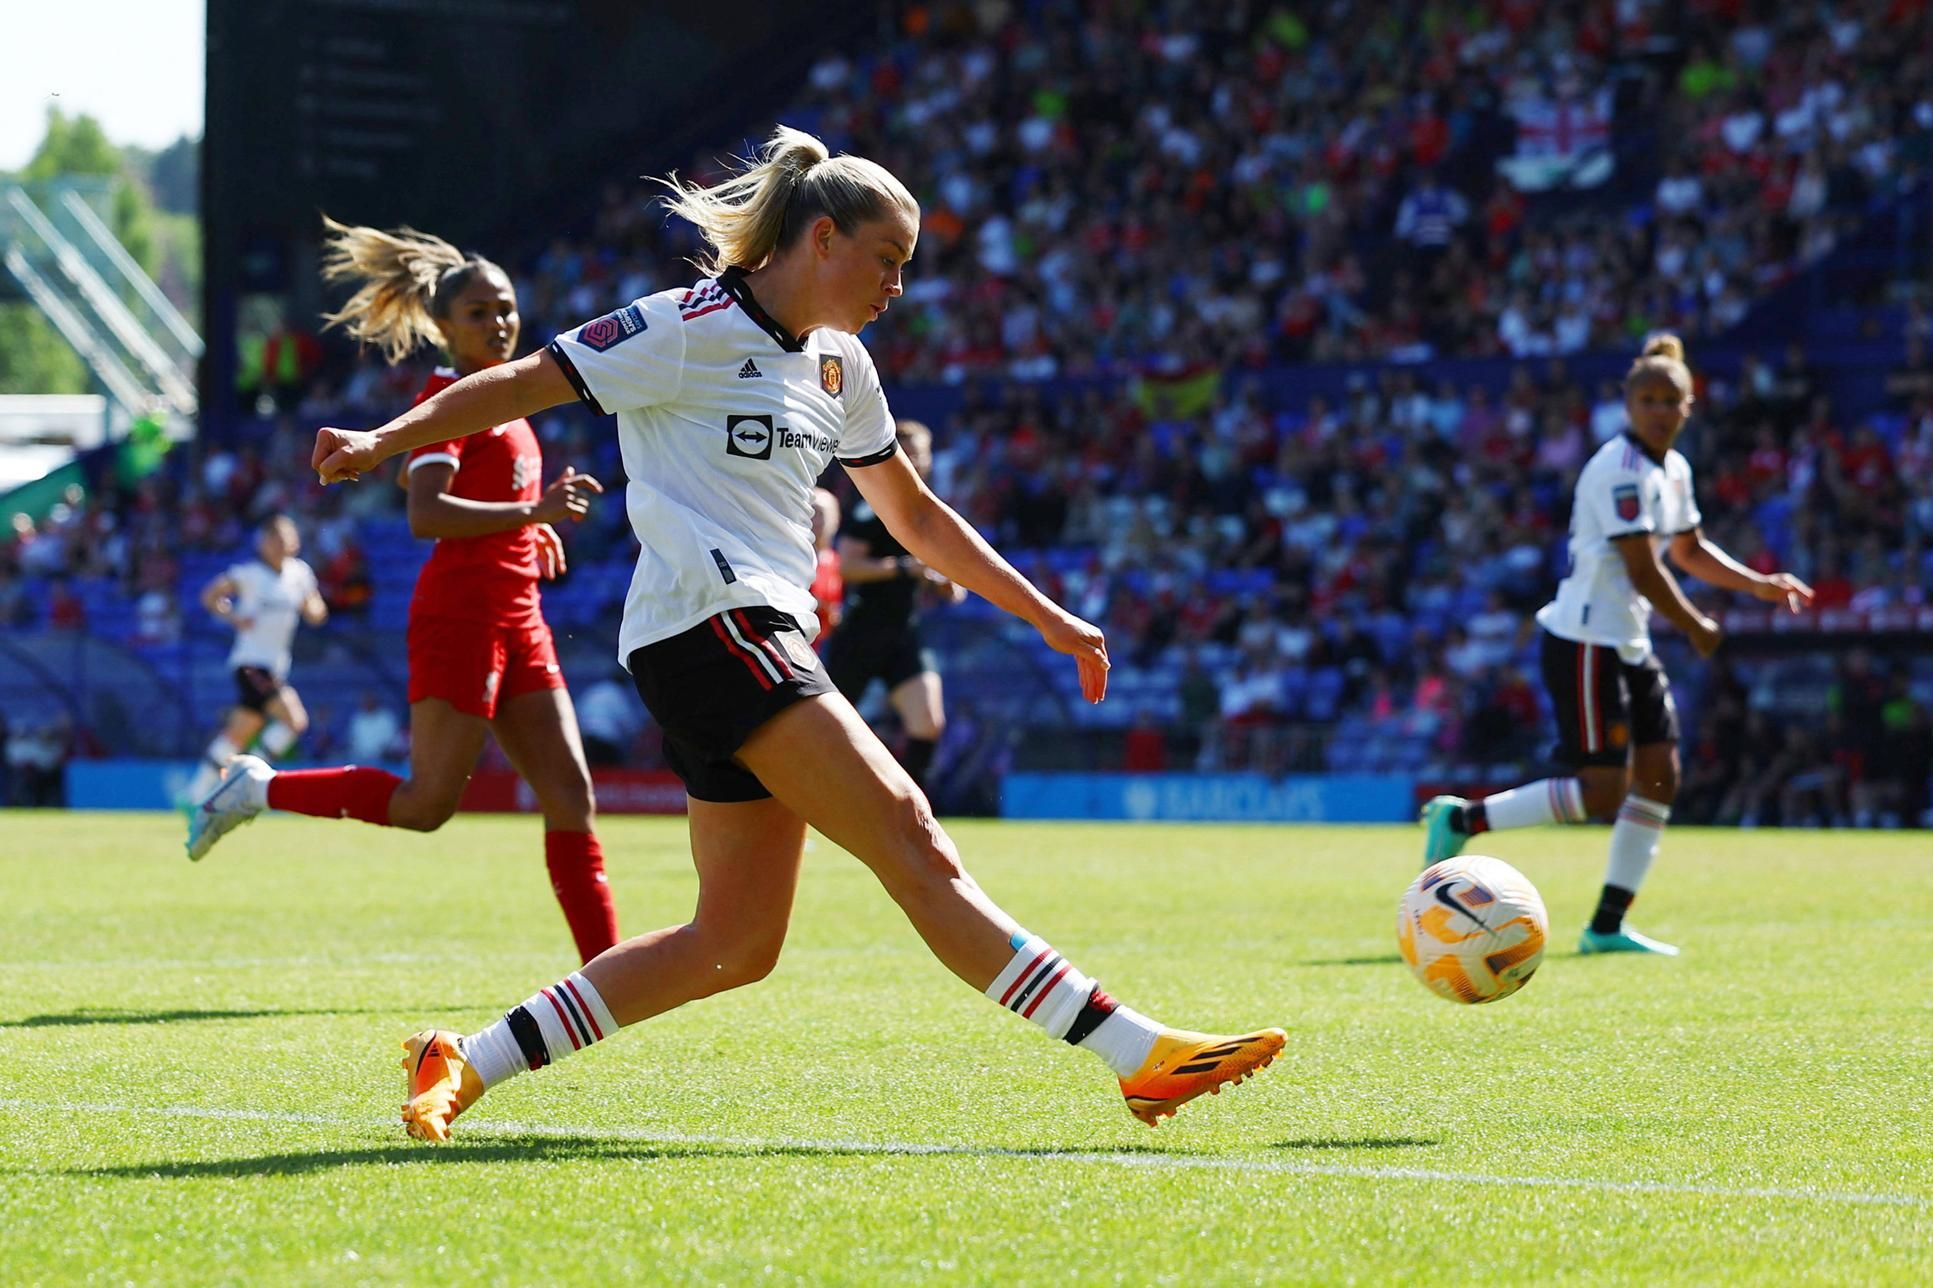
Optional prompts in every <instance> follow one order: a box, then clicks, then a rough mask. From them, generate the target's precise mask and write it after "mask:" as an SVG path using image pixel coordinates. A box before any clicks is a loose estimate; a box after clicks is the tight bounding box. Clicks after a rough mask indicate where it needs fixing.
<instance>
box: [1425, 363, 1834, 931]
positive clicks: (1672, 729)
mask: <svg viewBox="0 0 1933 1288" xmlns="http://www.w3.org/2000/svg"><path fill="white" fill-rule="evenodd" d="M1691 403H1692V383H1691V369H1690V368H1689V367H1687V366H1686V365H1685V347H1684V345H1683V344H1682V343H1681V342H1680V341H1679V339H1678V337H1676V336H1673V335H1660V336H1657V337H1655V338H1653V339H1652V340H1651V341H1650V342H1649V343H1648V344H1646V345H1645V347H1644V352H1643V354H1642V355H1640V356H1639V358H1638V359H1637V361H1636V362H1634V363H1632V364H1631V370H1630V372H1629V373H1628V374H1627V375H1626V376H1625V378H1624V409H1625V414H1626V418H1627V420H1628V422H1629V425H1628V428H1627V429H1626V430H1625V432H1624V433H1623V434H1621V435H1619V436H1617V437H1615V438H1612V439H1610V440H1609V441H1607V442H1606V443H1605V444H1604V446H1603V447H1600V448H1599V449H1598V450H1597V453H1596V455H1594V456H1592V457H1591V459H1590V460H1589V461H1588V462H1586V464H1585V466H1584V470H1583V472H1582V473H1581V474H1580V475H1579V476H1578V479H1577V493H1576V496H1575V498H1574V499H1573V502H1572V506H1571V534H1570V557H1571V571H1570V575H1569V576H1567V577H1565V578H1564V580H1563V582H1562V583H1560V584H1559V585H1558V587H1557V595H1556V598H1554V599H1552V600H1551V602H1550V603H1548V604H1546V605H1544V607H1543V608H1541V609H1539V610H1538V612H1537V622H1538V625H1540V626H1542V627H1543V641H1544V642H1543V653H1544V658H1543V662H1544V685H1545V687H1546V688H1547V689H1549V691H1550V699H1551V705H1552V707H1553V708H1554V709H1555V711H1556V714H1557V733H1558V745H1559V756H1560V758H1561V759H1562V760H1563V761H1565V762H1566V763H1568V764H1571V765H1574V766H1576V768H1577V773H1576V776H1575V777H1567V778H1546V779H1542V780H1540V781H1538V782H1535V783H1530V784H1528V785H1527V786H1523V787H1517V788H1513V789H1512V790H1510V791H1507V792H1502V793H1500V794H1498V795H1495V796H1488V797H1485V798H1484V799H1483V800H1480V801H1466V800H1464V799H1463V798H1461V797H1458V796H1438V797H1436V798H1435V799H1433V800H1431V801H1430V802H1429V803H1428V804H1426V805H1425V806H1423V815H1422V818H1423V823H1424V825H1425V826H1426V827H1427V828H1428V829H1429V835H1428V837H1427V839H1426V840H1425V842H1424V862H1425V863H1435V862H1436V861H1438V860H1439V859H1446V858H1449V857H1451V856H1452V855H1454V854H1457V853H1459V852H1460V851H1461V850H1462V849H1463V847H1464V845H1465V844H1466V843H1467V842H1468V841H1469V839H1470V838H1471V837H1473V836H1479V835H1481V834H1483V833H1484V832H1488V831H1493V830H1496V829H1499V828H1508V827H1533V826H1535V825H1537V824H1540V823H1582V822H1584V821H1585V820H1586V819H1592V818H1599V819H1601V818H1609V817H1611V816H1612V815H1613V814H1615V815H1616V822H1614V823H1613V824H1612V825H1611V858H1610V863H1609V866H1608V867H1607V868H1606V870H1605V874H1604V890H1603V893H1602V894H1601V895H1600V896H1599V897H1598V904H1597V911H1596V913H1595V914H1593V916H1592V917H1591V924H1590V925H1589V926H1587V927H1585V929H1584V934H1583V937H1582V938H1581V939H1580V940H1579V942H1578V946H1577V947H1578V951H1579V952H1583V953H1660V954H1663V955H1665V956H1668V957H1675V956H1676V955H1677V953H1678V949H1677V948H1675V947H1673V946H1672V945H1670V944H1665V943H1660V942H1659V941H1657V940H1655V939H1652V938H1650V937H1649V936H1647V935H1642V934H1640V933H1638V932H1637V931H1635V930H1632V929H1631V928H1630V927H1628V926H1626V925H1625V924H1624V914H1625V912H1626V911H1627V910H1628V909H1629V908H1630V907H1631V901H1632V900H1633V899H1635V898H1636V897H1637V894H1638V889H1639V887H1641V886H1642V885H1643V884H1644V878H1645V874H1646V873H1647V872H1648V871H1650V869H1651V861H1652V859H1654V858H1656V857H1657V853H1658V843H1659V841H1660V840H1661V839H1662V838H1663V835H1664V827H1665V823H1666V822H1667V821H1668V820H1669V819H1670V818H1671V805H1672V801H1673V800H1674V799H1676V797H1677V795H1678V768H1679V767H1678V709H1677V707H1676V706H1675V705H1674V704H1673V703H1672V700H1671V684H1670V681H1668V680H1667V679H1666V678H1665V672H1664V667H1663V666H1661V665H1660V664H1659V662H1658V657H1657V654H1655V653H1653V652H1652V651H1651V625H1650V623H1651V611H1652V609H1653V608H1654V607H1655V608H1656V609H1657V610H1658V611H1659V612H1661V613H1663V614H1664V615H1665V617H1666V618H1667V619H1669V620H1670V621H1671V623H1672V624H1673V625H1675V626H1677V627H1678V628H1679V629H1680V630H1682V631H1684V633H1685V635H1686V636H1687V637H1688V638H1689V639H1690V640H1691V644H1692V647H1693V648H1695V649H1697V650H1698V652H1699V655H1700V656H1702V657H1710V656H1711V654H1712V651H1713V650H1714V649H1716V648H1717V647H1718V642H1719V637H1720V630H1719V626H1718V623H1717V622H1715V621H1713V620H1712V619H1711V618H1709V617H1707V616H1706V615H1705V614H1704V613H1701V612H1699V611H1698V609H1697V608H1696V607H1695V606H1694V605H1693V604H1692V602H1691V601H1690V600H1689V599H1687V598H1685V592H1684V590H1683V589H1682V588H1681V587H1680V586H1679V585H1678V579H1677V578H1676V577H1674V576H1673V575H1672V574H1671V571H1670V570H1669V569H1668V568H1666V567H1665V565H1664V563H1663V562H1662V561H1661V560H1660V558H1659V556H1660V555H1662V554H1669V555H1670V557H1671V561H1672V562H1673V563H1674V564H1676V565H1677V566H1678V567H1679V568H1680V569H1681V570H1683V571H1684V572H1687V573H1690V574H1691V575H1692V576H1694V577H1698V578H1700V579H1702V580H1704V581H1706V582H1709V583H1710V584H1712V585H1714V586H1721V587H1723V588H1725V589H1726V590H1743V591H1748V592H1750V593H1751V594H1753V595H1755V596H1757V597H1758V598H1760V599H1762V600H1765V601H1767V602H1768V603H1774V604H1784V605H1785V606H1786V608H1787V609H1789V610H1790V611H1792V612H1794V613H1796V612H1799V611H1801V610H1802V609H1804V608H1805V606H1806V605H1807V604H1809V603H1810V602H1811V601H1812V590H1811V588H1810V587H1808V586H1807V585H1806V584H1805V583H1804V582H1802V581H1800V580H1799V579H1798V578H1797V577H1794V576H1792V575H1791V574H1790V573H1783V572H1779V573H1771V574H1769V575H1761V574H1759V573H1756V572H1753V571H1752V570H1751V569H1750V568H1747V567H1745V566H1744V565H1743V564H1741V563H1739V562H1738V561H1737V560H1735V559H1733V558H1732V557H1731V556H1730V555H1728V554H1726V553H1725V552H1724V551H1723V550H1721V549H1719V548H1718V547H1717V546H1716V545H1714V544H1713V543H1712V542H1710V541H1709V540H1707V539H1706V537H1705V535H1704V532H1703V531H1702V530H1701V529H1700V527H1699V524H1700V522H1701V519H1700V517H1699V513H1698V501H1697V499H1696V497H1694V496H1693V494H1692V486H1691V466H1690V465H1689V464H1687V463H1686V461H1685V458H1684V456H1682V455H1681V454H1680V453H1679V452H1677V451H1676V450H1674V448H1673V446H1672V445H1673V444H1674V443H1676V442H1677V441H1678V435H1679V434H1680V433H1682V432H1683V430H1684V428H1685V422H1686V420H1687V419H1688V418H1689V417H1690V416H1691Z"/></svg>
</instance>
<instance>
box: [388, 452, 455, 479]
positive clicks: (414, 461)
mask: <svg viewBox="0 0 1933 1288" xmlns="http://www.w3.org/2000/svg"><path fill="white" fill-rule="evenodd" d="M418 465H451V466H455V467H456V468H458V469H461V468H463V462H461V461H459V460H457V459H456V457H454V456H452V455H450V454H449V453H448V452H431V453H430V454H429V455H427V456H412V457H411V458H410V461H409V468H408V469H407V470H404V471H403V472H404V473H405V474H414V473H416V467H417V466H418Z"/></svg>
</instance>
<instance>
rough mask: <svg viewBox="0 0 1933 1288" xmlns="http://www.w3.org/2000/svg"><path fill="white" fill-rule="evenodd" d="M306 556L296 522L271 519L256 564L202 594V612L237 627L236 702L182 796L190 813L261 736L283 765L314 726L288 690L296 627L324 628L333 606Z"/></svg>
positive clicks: (258, 538)
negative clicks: (324, 596) (318, 585)
mask: <svg viewBox="0 0 1933 1288" xmlns="http://www.w3.org/2000/svg"><path fill="white" fill-rule="evenodd" d="M301 551H302V535H301V533H299V532H298V531H296V527H295V520H294V519H291V518H290V517H289V516H288V515H286V514H274V515H270V516H269V517H268V518H267V519H265V520H263V522H262V526H261V528H260V529H259V530H258V531H257V533H256V535H255V558H253V559H251V560H249V561H248V562H247V563H239V564H236V565H235V566H234V567H232V568H230V569H229V570H228V571H226V572H224V573H222V574H221V575H220V576H218V577H216V578H215V579H214V580H213V581H210V582H209V583H208V584H207V585H206V586H205V587H203V588H202V592H201V603H202V607H204V608H206V609H207V610H208V611H209V612H210V613H212V614H214V615H215V616H216V617H219V618H220V619H221V620H222V621H224V622H227V623H228V624H229V625H230V626H233V627H234V628H235V646H234V647H233V648H232V649H230V650H229V651H228V665H229V666H230V667H231V668H233V670H234V672H235V691H236V698H235V705H234V707H232V708H231V709H230V710H229V712H228V719H227V721H226V722H225V723H224V724H223V725H222V731H221V732H220V733H218V734H216V735H215V738H214V741H212V742H210V743H209V744H208V750H207V751H205V752H203V753H202V762H201V765H200V767H199V768H197V769H196V771H195V776H194V778H193V779H192V780H190V782H189V784H188V787H187V790H186V791H185V792H184V793H183V795H182V799H183V801H185V802H187V803H188V804H189V805H190V806H192V804H193V803H194V802H197V801H199V800H200V799H201V798H202V797H203V796H206V795H207V794H208V793H209V792H210V791H212V790H213V789H214V786H215V784H216V783H218V782H220V781H221V775H222V770H223V769H224V768H225V767H226V766H227V764H228V762H229V761H230V760H232V759H234V758H235V757H236V756H238V755H240V754H241V753H242V749H243V748H245V747H247V746H248V745H249V744H250V743H251V742H253V741H255V736H256V735H257V734H260V735H261V738H262V750H263V751H265V752H267V753H268V754H269V755H271V756H273V757H275V758H276V759H277V760H280V759H281V758H282V757H283V756H284V755H286V754H287V753H288V750H289V748H291V747H293V746H294V745H295V743H296V739H298V738H300V737H301V736H302V734H303V731H304V730H306V729H307V728H308V727H309V712H308V710H307V708H305V707H304V706H303V705H302V695H301V694H299V693H297V692H296V691H295V686H294V685H292V684H290V683H289V661H290V658H289V646H290V645H292V644H293V643H294V642H295V628H296V624H297V622H298V621H305V622H307V623H308V624H309V625H311V626H320V625H321V624H322V623H323V622H324V621H325V620H327V618H328V616H329V607H328V605H327V604H325V603H323V602H322V595H321V594H320V593H319V592H318V591H317V589H316V580H315V572H314V571H313V570H312V569H311V568H310V567H309V565H308V564H306V563H304V562H303V561H302V559H301V558H300V555H301Z"/></svg>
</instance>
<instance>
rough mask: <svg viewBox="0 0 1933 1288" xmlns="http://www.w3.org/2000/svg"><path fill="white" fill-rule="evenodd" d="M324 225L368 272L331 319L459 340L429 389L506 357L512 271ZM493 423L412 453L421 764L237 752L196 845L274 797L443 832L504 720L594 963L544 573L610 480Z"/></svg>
mask: <svg viewBox="0 0 1933 1288" xmlns="http://www.w3.org/2000/svg"><path fill="white" fill-rule="evenodd" d="M328 227H329V231H330V239H329V243H328V246H327V249H326V253H325V257H324V260H323V275H324V277H325V278H327V279H328V280H330V281H337V282H353V283H356V284H357V290H356V292H355V294H353V295H352V296H351V297H350V298H349V301H348V303H347V304H345V305H344V306H343V308H342V311H341V312H339V313H335V314H332V315H330V317H329V321H330V322H331V323H332V324H341V325H343V326H344V327H345V329H346V330H347V331H348V332H349V334H350V335H353V336H355V337H356V338H357V339H358V340H363V341H367V342H369V343H372V344H375V345H376V346H378V347H379V348H380V349H381V350H382V352H383V354H384V356H385V357H387V358H388V359H389V360H390V361H392V362H393V361H396V360H397V359H399V358H402V357H404V356H406V355H408V354H409V353H411V352H413V351H414V350H415V349H416V348H417V346H419V345H420V344H422V343H423V342H424V341H426V340H427V341H434V342H436V343H437V344H438V345H440V346H441V347H442V349H443V351H444V353H445V354H447V355H448V357H449V359H450V363H451V367H452V368H454V370H448V369H445V370H439V371H437V372H436V373H435V374H434V375H432V376H431V377H430V378H429V382H428V383H427V384H426V385H425V386H424V387H423V392H422V393H421V394H420V395H418V398H417V401H418V402H419V403H421V402H422V401H423V400H424V399H426V398H429V397H431V396H432V395H434V394H435V393H436V392H437V391H438V390H441V389H443V388H445V387H447V386H448V385H450V384H452V383H454V382H455V381H456V380H457V379H458V378H459V376H467V375H470V374H472V373H475V372H492V371H495V370H500V369H501V368H502V367H503V364H505V363H507V362H508V361H509V360H510V356H511V354H512V352H513V351H514V350H515V348H516V344H517V332H518V328H519V326H520V319H519V318H518V315H517V296H516V292H515V291H514V290H513V289H512V287H511V285H510V279H509V278H508V277H507V276H505V275H504V272H503V270H502V269H500V268H498V267H497V266H496V265H495V264H493V263H491V262H490V261H489V260H487V259H484V258H482V257H480V256H476V255H465V254H463V253H462V252H461V251H459V250H457V249H456V248H455V247H454V246H451V245H450V244H449V243H448V242H445V241H442V240H441V239H439V238H436V237H429V236H425V235H423V234H421V233H416V232H412V231H409V230H403V231H401V232H395V233H390V232H381V231H379V230H377V229H374V228H349V227H345V226H344V225H342V224H338V223H335V222H334V221H333V220H332V221H329V224H328ZM480 428H487V429H489V433H487V434H479V435H477V436H476V437H454V436H452V437H450V438H449V439H448V441H437V440H431V439H424V440H422V441H421V442H420V443H418V444H416V445H415V446H416V449H417V450H416V451H414V452H413V453H411V455H410V460H409V465H408V467H407V476H406V485H407V487H408V489H409V523H410V529H411V531H413V532H414V533H416V535H418V536H422V537H434V538H435V539H436V547H435V549H434V550H432V551H431V553H430V557H429V561H428V562H427V563H426V564H424V565H423V571H422V573H421V575H420V576H419V577H418V578H417V581H416V595H415V598H414V600H413V601H412V602H411V604H410V614H409V702H410V717H409V720H410V765H409V777H408V778H403V779H399V778H397V777H396V776H395V775H394V774H391V773H388V772H387V771H385V770H382V769H375V768H365V767H360V766H355V765H349V766H345V767H343V768H340V769H317V770H307V771H299V772H291V773H281V774H278V773H275V772H274V771H273V770H271V769H270V768H269V767H268V766H267V765H265V764H263V763H262V762H261V761H260V760H258V759H256V758H254V757H251V756H242V757H239V758H237V760H236V761H235V762H234V768H235V770H237V771H238V772H231V773H230V774H229V775H228V778H227V780H226V781H225V782H223V784H222V785H221V786H220V787H219V788H218V789H216V790H215V791H214V792H212V793H210V794H209V795H208V797H207V799H206V800H205V801H204V802H203V803H202V806H201V808H200V809H199V810H198V811H196V813H195V814H194V816H193V817H192V818H191V819H190V822H189V833H188V855H189V857H190V858H196V859H198V858H200V857H201V856H202V855H203V854H206V853H207V852H208V849H209V848H210V847H211V846H213V845H214V843H215V842H216V841H217V840H219V839H221V837H222V836H223V835H224V834H225V833H226V832H228V831H229V830H230V829H231V828H233V827H235V826H236V825H237V824H239V823H241V822H244V821H246V820H247V819H249V818H252V817H254V816H255V815H256V814H257V813H260V812H261V810H262V809H263V808H264V807H268V808H273V809H284V810H292V811H294V812H295V813H298V814H314V815H317V816H319V817H322V818H356V819H361V820H362V821H363V822H365V823H375V824H378V825H381V826H385V827H406V828H411V829H413V830H415V831H420V832H433V831H435V830H436V829H437V828H439V827H441V826H442V825H443V824H444V823H445V822H446V821H447V820H448V819H449V817H450V815H452V814H454V813H455V812H456V807H457V803H458V801H459V800H461V798H462V796H463V787H464V784H465V783H467V782H468V781H469V778H470V773H471V771H472V770H473V769H475V768H476V763H477V757H478V756H479V755H480V754H481V753H482V751H483V742H484V739H485V738H486V737H488V736H489V735H490V734H491V733H495V734H496V737H497V742H498V744H499V745H500V746H501V747H502V748H503V750H504V754H505V755H507V756H508V757H509V758H510V762H511V764H513V765H515V766H516V768H517V772H518V773H520V774H522V775H523V777H524V781H526V782H528V783H529V784H530V786H531V789H532V790H533V791H535V792H536V794H537V801H538V804H539V805H540V806H541V807H542V809H543V812H544V859H545V863H546V866H547V867H548V868H549V870H550V879H551V886H552V888H553V889H554V890H555V891H556V893H557V901H558V902H559V903H560V904H561V905H562V906H563V909H564V919H565V920H566V921H567V922H568V923H569V924H570V929H571V936H572V938H573V939H574V940H575V941H576V943H577V949H578V951H579V952H580V953H581V954H582V955H583V958H584V960H585V961H589V960H590V959H591V958H593V957H595V956H597V954H598V953H600V952H602V951H604V950H605V949H606V948H609V947H610V946H611V945H612V944H614V943H616V942H617V914H616V912H615V911H614V910H613V908H612V904H611V893H610V887H609V885H608V884H607V883H606V881H605V876H604V855H603V851H602V850H601V849H600V848H599V846H598V842H597V835H596V833H595V832H594V831H593V830H592V826H593V814H594V811H595V802H594V801H593V799H592V793H591V776H590V770H589V768H588V767H587V766H586V764H585V760H584V748H583V741H582V739H581V738H580V737H579V735H578V730H577V716H576V712H575V710H574V709H573V708H572V706H571V700H570V693H569V691H568V690H567V689H565V687H564V676H563V672H562V671H561V670H559V669H558V665H557V650H556V648H555V646H554V645H553V644H552V641H551V634H550V627H549V626H548V625H547V624H546V623H545V621H544V617H543V611H542V607H541V604H540V602H539V596H538V592H537V582H538V580H539V579H540V578H544V577H554V576H556V575H557V574H558V573H560V572H562V571H563V570H564V546H563V542H562V541H561V540H559V538H558V536H557V531H556V529H554V528H552V527H551V526H550V525H551V523H552V522H553V521H557V520H562V519H571V520H579V519H582V518H583V517H584V515H585V513H586V512H587V511H588V510H589V508H590V502H591V497H592V496H593V495H594V494H596V493H598V492H601V491H603V489H602V488H601V487H600V486H599V485H598V483H597V480H595V479H593V478H590V477H588V476H586V475H582V474H579V473H577V472H576V470H574V469H569V468H567V469H565V471H564V473H563V476H562V477H561V478H559V479H558V480H557V481H556V482H554V483H552V484H551V485H550V486H549V487H548V488H545V487H544V486H543V484H542V481H541V480H542V476H543V455H542V451H541V449H540V448H539V447H538V444H537V435H536V434H535V433H534V432H532V430H531V428H530V424H529V422H528V421H526V420H524V419H523V417H522V415H521V414H517V415H507V416H503V417H500V418H498V419H497V420H495V421H492V422H491V423H490V425H489V426H483V427H480Z"/></svg>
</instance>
